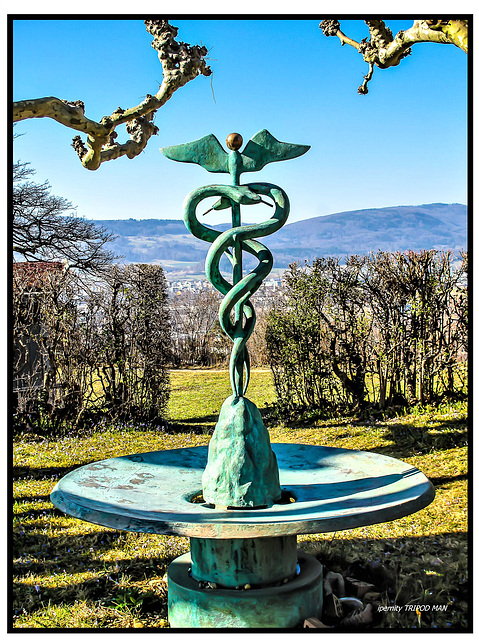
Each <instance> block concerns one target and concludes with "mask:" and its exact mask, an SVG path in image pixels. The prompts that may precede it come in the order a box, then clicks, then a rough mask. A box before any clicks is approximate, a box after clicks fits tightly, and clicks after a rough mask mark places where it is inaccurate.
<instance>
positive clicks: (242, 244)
mask: <svg viewBox="0 0 479 640" xmlns="http://www.w3.org/2000/svg"><path fill="white" fill-rule="evenodd" d="M211 196H220V197H221V199H222V201H223V202H224V205H223V207H221V208H226V206H231V207H232V208H233V207H234V206H235V205H236V206H237V205H249V204H258V203H259V202H262V199H261V196H267V197H270V198H271V199H272V200H273V202H274V205H275V210H274V213H273V215H272V217H271V218H270V219H269V220H266V221H264V222H261V223H259V224H247V225H243V226H235V227H232V228H231V229H228V230H227V231H224V232H223V233H221V232H220V231H217V230H215V229H211V228H209V227H206V226H205V225H203V224H201V222H199V220H198V217H197V208H198V205H199V204H200V203H201V202H202V201H203V200H204V199H205V198H209V197H211ZM226 201H229V203H228V202H226ZM288 214H289V200H288V196H287V195H286V193H285V192H284V191H283V189H281V188H280V187H278V186H276V185H274V184H268V183H265V182H257V183H251V184H246V185H241V186H239V185H233V186H230V185H221V184H214V185H208V186H205V187H200V188H199V189H195V191H193V192H192V193H190V195H189V196H188V197H187V198H186V200H185V203H184V221H185V224H186V227H187V228H188V230H189V231H190V232H191V233H192V234H193V235H194V236H195V237H197V238H199V239H201V240H205V241H206V242H211V243H212V244H211V247H210V249H209V251H208V255H207V258H206V276H207V278H208V280H209V281H210V282H211V284H212V285H213V286H214V287H215V288H216V289H217V290H218V291H219V292H220V293H221V294H223V295H224V296H225V297H224V300H223V302H222V303H221V306H220V310H219V319H220V324H221V327H222V328H223V330H224V332H225V333H226V334H227V335H228V336H229V338H230V339H231V340H232V341H233V349H232V352H231V358H230V381H231V388H232V390H233V393H234V395H235V396H243V395H244V394H245V393H246V389H247V387H248V382H249V374H250V361H249V355H248V349H247V347H246V342H247V340H248V339H249V337H250V336H251V333H252V331H253V329H254V325H255V322H256V314H255V311H254V308H253V305H252V304H251V301H250V297H251V296H252V295H253V293H255V292H256V291H257V290H258V289H259V287H260V285H261V283H262V282H263V280H264V279H265V277H266V276H267V275H268V274H269V273H270V271H271V269H272V267H273V256H272V254H271V252H270V250H269V249H268V248H267V247H265V245H264V244H262V243H261V242H258V241H257V240H256V238H262V237H264V236H267V235H269V234H271V233H274V232H275V231H277V230H278V229H280V228H281V227H282V226H283V225H284V223H285V222H286V220H287V218H288ZM238 245H239V248H240V250H241V251H242V250H244V251H247V252H248V253H250V254H251V255H253V256H254V257H255V258H256V259H257V260H258V262H259V264H258V265H257V267H256V268H255V269H254V270H253V271H252V272H251V273H249V274H247V275H245V276H244V277H242V278H241V280H240V281H239V282H237V283H235V284H231V283H230V282H228V281H227V280H226V279H225V278H224V277H223V276H222V275H221V273H220V269H219V264H220V260H221V257H222V255H223V254H226V255H227V256H228V257H229V258H230V260H231V261H232V251H231V250H232V249H233V250H234V248H235V246H236V247H238ZM235 309H237V310H239V313H238V312H236V318H235V320H232V318H231V315H232V312H233V311H234V310H235ZM243 373H244V377H243Z"/></svg>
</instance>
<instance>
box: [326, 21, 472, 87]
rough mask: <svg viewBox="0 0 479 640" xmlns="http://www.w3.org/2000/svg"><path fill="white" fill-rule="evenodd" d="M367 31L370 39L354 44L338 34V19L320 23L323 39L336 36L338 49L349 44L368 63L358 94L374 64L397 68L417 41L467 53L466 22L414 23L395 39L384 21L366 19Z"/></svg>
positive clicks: (381, 67) (340, 32)
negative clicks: (448, 45)
mask: <svg viewBox="0 0 479 640" xmlns="http://www.w3.org/2000/svg"><path fill="white" fill-rule="evenodd" d="M364 22H365V23H366V24H367V26H368V28H369V39H367V38H364V39H363V40H361V42H357V41H356V40H353V39H352V38H349V37H348V36H347V35H345V34H344V33H343V32H342V31H341V24H340V22H339V20H334V19H333V20H323V21H322V22H321V24H320V25H319V26H320V28H321V29H322V31H323V33H324V35H325V36H326V37H329V36H337V37H338V38H339V41H340V42H341V46H342V45H345V44H348V45H350V46H352V47H354V48H355V49H357V51H358V52H359V53H360V54H361V55H362V56H363V59H364V61H365V62H367V63H368V64H369V72H368V74H367V75H366V76H365V77H364V82H363V84H362V85H361V86H360V87H359V89H358V93H360V94H362V95H365V94H367V93H368V82H369V80H371V78H372V75H373V71H374V65H376V66H377V67H379V69H387V68H388V67H395V66H397V65H398V64H399V63H400V62H401V60H402V59H403V58H405V57H406V56H408V55H410V53H411V47H412V45H414V44H417V43H419V42H430V43H434V44H453V45H455V46H456V47H459V48H460V49H462V50H463V51H465V52H466V53H467V35H468V22H467V20H414V23H413V25H412V27H410V28H409V29H407V30H406V31H398V33H397V34H396V35H395V36H394V35H393V33H392V31H391V29H389V27H387V26H386V24H385V23H384V21H383V20H365V21H364Z"/></svg>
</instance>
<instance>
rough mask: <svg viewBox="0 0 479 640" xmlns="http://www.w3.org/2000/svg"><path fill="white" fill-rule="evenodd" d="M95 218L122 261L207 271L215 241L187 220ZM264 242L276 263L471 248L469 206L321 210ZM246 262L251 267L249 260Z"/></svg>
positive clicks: (283, 265) (179, 270)
mask: <svg viewBox="0 0 479 640" xmlns="http://www.w3.org/2000/svg"><path fill="white" fill-rule="evenodd" d="M93 222H95V223H96V224H99V225H101V226H103V227H104V228H105V229H107V230H108V231H109V232H111V233H113V234H114V235H118V238H116V240H114V241H113V242H112V243H111V245H110V248H111V250H112V251H113V252H114V253H116V254H118V255H122V256H123V258H122V259H121V260H120V261H121V262H127V263H128V262H146V263H156V264H162V265H163V266H164V268H165V271H166V272H167V273H168V272H171V273H173V272H175V273H182V272H185V273H189V274H193V273H198V274H202V273H203V269H204V260H205V257H206V253H207V251H208V249H209V247H210V245H209V243H206V242H203V241H202V240H199V239H197V238H195V237H194V236H192V235H191V234H190V233H189V232H188V230H187V229H186V227H185V225H184V223H183V221H182V220H158V219H155V218H150V219H145V220H135V219H133V218H129V219H126V220H94V221H93ZM208 226H209V225H208ZM229 227H230V225H229V224H228V223H224V224H222V225H217V226H215V227H214V228H215V229H218V230H220V231H223V230H225V229H228V228H229ZM260 240H261V239H260ZM265 244H266V245H267V246H268V247H269V248H270V249H271V251H272V252H273V255H274V261H275V267H276V268H287V267H288V265H289V264H290V263H291V262H294V261H298V260H300V261H302V260H313V259H314V258H316V257H320V256H340V257H344V256H346V255H353V254H364V253H369V252H371V251H378V250H383V251H406V250H409V249H411V250H415V251H419V250H422V249H438V250H447V249H450V250H452V251H454V252H459V251H460V250H462V249H466V248H467V206H466V205H463V204H460V203H452V204H445V203H431V204H422V205H397V206H392V207H382V208H374V209H355V210H352V211H343V212H338V213H332V214H328V215H324V216H316V217H312V218H308V219H306V220H299V221H297V222H291V223H289V224H286V225H285V226H284V227H282V228H281V229H280V230H279V231H278V232H276V233H275V234H274V235H271V236H268V238H267V239H266V242H265ZM250 260H252V259H250ZM254 264H255V261H253V262H252V265H254ZM245 266H246V267H247V268H249V262H246V263H245Z"/></svg>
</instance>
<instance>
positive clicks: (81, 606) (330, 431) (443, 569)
mask: <svg viewBox="0 0 479 640" xmlns="http://www.w3.org/2000/svg"><path fill="white" fill-rule="evenodd" d="M171 383H172V394H171V400H170V406H169V411H170V420H171V428H169V429H167V430H166V432H163V431H153V432H145V431H137V430H135V429H133V428H126V429H125V428H122V429H121V430H119V429H114V428H111V429H109V430H105V431H102V432H98V433H95V432H92V433H86V434H83V435H81V436H78V435H75V434H74V433H71V434H69V435H66V436H62V437H61V438H49V439H47V438H45V437H38V436H32V435H30V436H25V435H23V436H21V437H20V436H17V437H15V441H14V468H13V475H14V531H13V536H12V541H13V545H12V547H13V552H14V565H13V567H14V568H13V574H14V592H13V609H14V611H13V614H14V622H13V626H14V627H15V628H22V629H30V628H109V629H110V628H151V627H166V626H168V623H167V619H166V618H167V589H166V582H165V574H166V570H167V567H168V564H169V563H170V562H171V560H173V559H174V558H175V557H176V556H178V555H179V554H181V553H184V552H186V551H187V550H188V546H189V544H188V539H186V538H179V537H169V536H153V535H148V534H140V533H130V532H128V533H127V532H120V531H114V530H109V529H105V528H103V527H100V526H97V525H92V524H88V523H86V522H82V521H80V520H76V519H74V518H70V517H67V516H65V515H63V514H62V513H61V512H60V511H58V510H56V509H55V508H54V507H53V505H52V504H51V502H50V501H49V495H50V492H51V490H52V489H53V487H54V486H55V484H56V482H58V480H59V479H60V478H61V477H62V476H63V475H64V474H65V473H66V472H68V471H69V470H71V469H72V468H73V467H75V466H78V465H82V464H86V463H88V462H92V461H94V460H101V459H104V458H109V457H112V456H117V455H125V454H130V453H140V452H142V451H151V450H155V449H173V448H176V447H184V446H197V445H204V444H207V443H208V441H209V438H210V435H211V431H212V429H213V428H214V424H215V422H216V420H217V417H218V414H219V410H220V408H221V404H222V402H223V400H224V399H225V398H226V397H227V396H228V395H230V387H229V380H228V373H227V372H226V371H209V370H198V371H174V372H172V374H171ZM248 397H249V398H250V399H251V400H252V401H253V402H255V403H256V404H257V405H258V406H259V407H260V408H262V407H265V406H266V404H267V403H269V404H271V403H272V402H273V401H274V397H275V395H274V389H273V385H272V378H271V374H270V373H269V372H268V371H262V370H261V371H260V370H257V371H253V374H252V379H251V383H250V388H249V390H248ZM466 415H467V404H466V403H457V404H454V405H448V406H444V407H439V408H436V409H429V410H425V411H423V412H422V413H421V412H415V413H413V414H410V415H405V416H400V417H396V418H390V419H387V420H369V421H362V422H358V421H355V420H349V419H335V420H330V421H325V422H321V423H318V424H317V425H311V426H301V427H295V428H291V427H290V428H286V427H282V426H272V427H271V428H270V436H271V440H272V442H297V443H304V444H317V445H329V446H339V447H345V448H348V449H363V450H368V451H374V452H377V453H383V454H386V455H391V456H393V457H395V458H399V459H402V460H405V461H407V462H409V463H411V464H413V465H415V466H416V467H418V468H419V469H420V470H421V471H423V472H424V473H425V474H426V475H427V476H428V477H429V478H430V479H431V481H432V482H433V483H434V485H435V487H436V498H435V500H434V502H433V503H432V504H431V505H429V506H428V507H427V508H425V509H423V510H422V511H420V512H418V513H415V514H413V515H411V516H407V517H405V518H401V519H400V520H396V521H393V522H389V523H384V524H380V525H374V526H369V527H363V528H358V529H354V530H348V531H342V532H337V533H331V534H321V535H310V536H300V537H299V543H300V546H301V547H302V548H303V549H305V550H306V551H308V552H310V553H313V554H315V555H316V556H317V557H318V558H319V559H320V561H321V562H322V563H323V564H324V565H325V568H326V569H331V570H335V569H342V570H344V568H345V567H348V566H350V565H351V566H353V567H356V568H357V567H360V568H361V570H362V571H363V572H365V574H367V575H368V576H369V578H370V581H371V582H373V583H374V584H376V585H379V586H380V588H381V591H382V595H381V597H382V602H383V604H384V605H391V604H392V603H393V602H392V601H393V600H394V604H397V605H399V606H404V605H406V604H411V605H414V607H412V608H411V609H412V610H411V611H408V612H406V611H405V610H404V609H403V610H402V611H401V612H392V611H390V612H387V613H385V614H384V616H383V618H382V620H381V621H380V622H379V625H380V626H381V627H384V628H423V629H424V628H426V629H431V628H436V629H451V628H456V629H462V630H465V628H466V627H467V624H468V623H467V593H468V583H467V579H468V578H467V568H468V560H467V533H466V532H467V480H466V477H467V430H466ZM417 605H425V606H423V607H422V611H420V610H419V609H418V610H417V611H416V606H417Z"/></svg>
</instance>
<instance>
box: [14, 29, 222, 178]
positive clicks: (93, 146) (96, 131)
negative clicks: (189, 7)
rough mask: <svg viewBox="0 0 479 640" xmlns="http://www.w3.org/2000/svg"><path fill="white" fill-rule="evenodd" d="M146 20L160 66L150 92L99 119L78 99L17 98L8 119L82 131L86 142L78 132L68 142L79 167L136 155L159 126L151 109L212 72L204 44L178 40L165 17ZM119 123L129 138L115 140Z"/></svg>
mask: <svg viewBox="0 0 479 640" xmlns="http://www.w3.org/2000/svg"><path fill="white" fill-rule="evenodd" d="M145 25H146V29H147V31H148V33H150V34H151V35H152V36H153V42H152V43H151V46H152V47H153V48H154V49H156V51H157V52H158V58H159V60H160V62H161V65H162V67H163V81H162V83H161V85H160V87H159V89H158V92H157V93H156V94H155V95H150V94H148V95H147V96H146V98H145V99H144V100H143V102H141V103H140V104H139V105H137V106H136V107H132V108H130V109H126V110H125V109H121V108H118V109H116V110H115V111H114V112H113V113H112V114H111V115H110V116H105V117H103V118H102V119H101V120H100V122H95V121H94V120H90V119H89V118H87V117H86V116H85V105H84V104H83V102H82V101H81V100H78V101H76V102H70V101H67V100H60V99H59V98H54V97H46V98H38V99H34V100H20V101H19V102H14V103H13V121H14V122H18V121H20V120H27V119H28V118H52V119H53V120H56V121H57V122H59V123H60V124H63V125H65V126H66V127H69V128H70V129H75V130H76V131H80V132H81V133H86V134H87V141H86V145H85V143H84V142H83V141H82V139H81V137H80V136H76V137H75V138H74V139H73V144H72V146H73V148H74V149H75V151H76V152H77V153H78V155H79V157H80V160H81V163H82V164H83V166H84V167H86V168H87V169H90V170H95V169H98V167H99V166H100V164H101V163H102V162H106V161H108V160H114V159H116V158H119V157H121V156H125V155H126V156H127V157H128V158H130V159H131V158H134V157H135V156H137V155H139V154H140V153H141V152H142V151H143V149H144V148H145V147H146V145H147V144H148V140H149V139H150V138H151V136H152V135H155V134H156V133H158V127H156V126H155V124H154V123H153V118H154V115H155V113H156V111H157V110H158V109H159V108H160V107H162V106H163V105H164V104H165V102H167V101H168V100H169V99H170V98H171V96H172V95H173V94H174V92H175V91H177V89H179V88H180V87H182V86H183V85H185V84H186V83H187V82H189V81H190V80H193V79H194V78H196V77H197V76H198V75H204V76H209V75H211V69H210V67H209V66H208V65H207V64H206V62H205V60H204V57H205V56H206V54H207V53H208V50H207V49H206V47H199V46H191V45H189V44H186V43H185V42H177V41H176V40H175V38H176V36H177V34H178V29H177V28H176V27H174V26H172V25H170V24H169V23H168V21H167V20H145ZM124 123H126V129H127V132H128V134H129V136H130V139H129V140H128V141H127V142H125V143H123V144H119V143H117V142H116V137H117V134H116V132H115V129H116V127H117V126H118V125H120V124H124Z"/></svg>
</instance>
